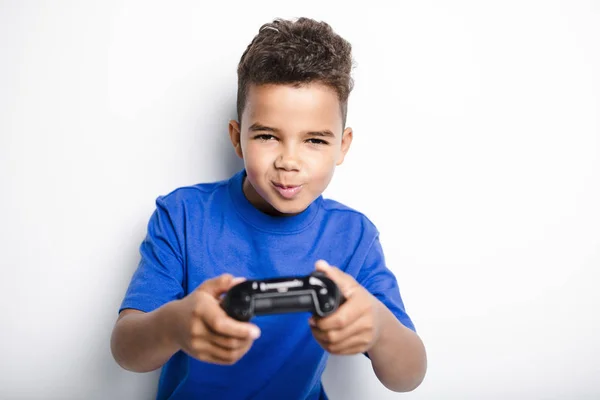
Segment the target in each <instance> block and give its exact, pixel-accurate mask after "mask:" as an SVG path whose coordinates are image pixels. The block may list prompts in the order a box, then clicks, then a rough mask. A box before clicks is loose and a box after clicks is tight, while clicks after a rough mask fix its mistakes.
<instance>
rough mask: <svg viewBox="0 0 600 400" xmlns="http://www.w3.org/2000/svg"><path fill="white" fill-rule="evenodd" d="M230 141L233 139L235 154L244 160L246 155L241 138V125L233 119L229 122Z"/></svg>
mask: <svg viewBox="0 0 600 400" xmlns="http://www.w3.org/2000/svg"><path fill="white" fill-rule="evenodd" d="M229 139H231V144H232V145H233V149H234V150H235V154H237V156H238V157H239V158H241V159H242V160H243V159H244V154H243V153H242V142H241V138H240V123H239V122H237V121H235V120H233V119H232V120H231V121H229Z"/></svg>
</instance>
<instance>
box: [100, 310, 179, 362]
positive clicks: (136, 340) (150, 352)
mask: <svg viewBox="0 0 600 400" xmlns="http://www.w3.org/2000/svg"><path fill="white" fill-rule="evenodd" d="M173 307H174V303H173V302H171V303H167V304H165V305H164V306H162V307H160V308H157V309H156V310H154V311H152V312H149V313H145V312H142V311H139V310H133V309H126V310H123V311H121V313H120V314H119V318H118V320H117V322H116V324H115V327H114V330H113V333H112V336H111V341H110V349H111V351H112V355H113V357H114V359H115V361H116V362H117V364H119V365H120V366H121V367H122V368H124V369H126V370H129V371H133V372H149V371H154V370H155V369H158V368H160V367H161V366H162V365H163V364H164V363H166V362H167V361H168V360H169V358H171V356H172V355H173V354H175V353H176V352H177V351H178V350H179V346H178V345H177V344H175V342H174V340H173V334H172V333H171V332H169V329H170V327H172V326H173V324H172V322H171V321H170V320H169V319H170V314H172V313H173V312H172V309H173Z"/></svg>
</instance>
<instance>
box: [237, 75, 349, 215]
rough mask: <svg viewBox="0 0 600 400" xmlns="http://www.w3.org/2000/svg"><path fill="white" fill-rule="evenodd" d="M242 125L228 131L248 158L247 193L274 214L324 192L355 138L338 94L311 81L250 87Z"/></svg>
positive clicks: (298, 207) (297, 207)
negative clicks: (343, 112) (348, 125)
mask: <svg viewBox="0 0 600 400" xmlns="http://www.w3.org/2000/svg"><path fill="white" fill-rule="evenodd" d="M241 122H242V123H241V129H240V125H239V124H238V122H236V121H230V123H229V133H230V136H231V140H232V143H233V145H234V147H235V150H236V153H237V154H238V156H240V157H241V158H243V160H244V165H245V168H246V173H247V179H246V181H245V182H244V193H245V195H246V197H247V198H248V200H249V201H250V202H251V203H252V204H254V206H256V207H257V208H258V209H260V210H262V211H264V212H266V213H269V214H273V215H281V214H288V215H289V214H297V213H300V212H302V211H304V210H305V209H306V208H307V207H308V206H309V205H310V203H312V202H313V201H314V200H315V199H316V198H317V197H318V196H319V195H321V193H322V192H323V191H324V190H325V188H326V187H327V185H328V184H329V182H330V181H331V178H332V176H333V172H334V170H335V167H336V166H337V165H340V164H341V163H342V162H343V161H344V156H345V155H346V152H347V151H348V148H349V147H350V143H351V142H352V129H350V128H347V129H345V130H343V127H342V115H341V110H340V103H339V100H338V97H337V94H336V93H335V92H334V91H333V90H332V89H330V88H329V87H327V86H324V85H322V84H319V83H311V84H309V85H303V86H300V87H293V86H289V85H260V86H256V85H251V86H250V87H249V90H248V95H247V98H246V107H245V109H244V113H243V115H242V121H241Z"/></svg>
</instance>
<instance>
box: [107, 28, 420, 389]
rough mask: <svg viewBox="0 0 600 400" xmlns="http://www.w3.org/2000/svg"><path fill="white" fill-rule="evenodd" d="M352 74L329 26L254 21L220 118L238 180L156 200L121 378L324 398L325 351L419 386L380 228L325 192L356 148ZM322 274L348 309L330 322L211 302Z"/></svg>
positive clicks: (120, 338)
mask: <svg viewBox="0 0 600 400" xmlns="http://www.w3.org/2000/svg"><path fill="white" fill-rule="evenodd" d="M351 66H352V57H351V46H350V44H349V43H348V42H346V41H345V40H344V39H343V38H341V37H340V36H338V35H337V34H336V33H334V32H333V31H332V29H331V28H330V26H329V25H327V24H326V23H322V22H321V23H319V22H316V21H313V20H310V19H306V18H300V19H298V20H297V21H285V20H275V21H273V22H272V23H268V24H265V25H263V26H262V27H261V29H260V31H259V33H258V34H257V36H256V37H255V38H254V40H253V41H252V42H251V44H250V45H249V46H248V48H247V49H246V51H245V52H244V54H243V55H242V57H241V60H240V63H239V66H238V100H237V111H238V120H239V121H230V122H229V135H230V138H231V142H232V144H233V147H234V149H235V152H236V154H237V155H238V156H239V157H241V158H242V159H243V161H244V169H243V170H242V171H240V172H238V173H237V174H235V175H234V176H233V177H231V178H230V179H228V180H226V181H221V182H215V183H205V184H198V185H195V186H189V187H183V188H178V189H176V190H174V191H173V192H171V193H170V194H168V195H166V196H161V197H159V198H158V199H157V201H156V205H157V208H156V211H155V212H154V213H153V215H152V217H151V218H150V222H149V224H148V233H147V236H146V239H145V240H144V242H143V243H142V245H141V247H140V253H141V261H140V264H139V266H138V269H137V270H136V272H135V274H134V275H133V278H132V280H131V283H130V286H129V288H128V290H127V293H126V295H125V298H124V300H123V303H122V306H121V309H120V315H119V318H118V320H117V322H116V324H115V327H114V331H113V336H112V340H111V349H112V352H113V355H114V357H115V360H116V361H117V362H118V363H119V365H121V366H122V367H123V368H125V369H128V370H131V371H138V372H145V371H152V370H155V369H157V368H159V367H162V368H163V369H162V374H161V377H160V382H159V388H158V394H157V398H158V399H167V398H168V399H192V398H198V399H200V398H202V399H213V398H214V399H216V398H219V399H326V398H327V396H326V394H325V392H324V390H323V387H322V384H321V374H322V372H323V370H324V368H325V365H326V361H327V355H328V353H332V354H357V353H364V354H365V355H366V356H368V357H369V358H370V360H371V362H372V365H373V370H374V371H375V374H376V375H377V377H378V379H379V380H380V381H381V382H382V384H383V385H385V386H386V387H387V388H389V389H391V390H394V391H410V390H413V389H414V388H416V387H417V386H418V385H419V384H420V383H421V381H422V380H423V377H424V375H425V370H426V356H425V349H424V346H423V344H422V342H421V340H420V339H419V337H418V336H417V335H416V333H415V332H414V326H413V323H412V322H411V319H410V318H409V316H408V315H407V314H406V312H405V310H404V306H403V302H402V299H401V297H400V292H399V289H398V286H397V283H396V279H395V277H394V275H393V274H392V273H391V271H389V270H388V269H387V267H386V266H385V262H384V256H383V252H382V249H381V246H380V242H379V239H378V232H377V229H376V228H375V226H374V225H373V224H372V223H371V222H370V221H369V220H368V219H367V218H366V217H365V216H364V215H362V214H360V213H358V212H356V211H354V210H352V209H350V208H348V207H345V206H343V205H342V204H339V203H337V202H334V201H332V200H327V199H324V198H323V197H322V196H321V194H322V192H323V191H324V190H325V188H326V187H327V185H328V184H329V182H330V180H331V178H332V176H333V172H334V169H335V167H336V166H337V165H340V164H341V163H342V162H343V161H344V157H345V155H346V153H347V152H348V149H349V147H350V144H351V142H352V134H353V133H352V129H351V128H345V129H344V127H345V122H346V110H347V100H348V96H349V94H350V91H351V90H352V79H351V77H350V72H351ZM330 264H331V265H330ZM332 265H335V266H337V267H334V266H332ZM315 268H316V269H318V270H320V271H322V272H324V273H326V274H327V275H328V276H329V277H330V278H331V279H333V280H334V281H335V282H336V283H337V284H338V286H339V287H340V290H341V292H342V293H343V294H344V296H345V297H346V299H347V301H346V302H345V303H344V304H343V305H342V306H341V307H340V308H339V309H338V310H337V311H336V312H335V313H333V314H332V315H330V316H328V317H325V318H322V319H314V318H309V317H308V316H307V315H306V314H305V313H290V314H279V315H272V316H260V317H255V318H254V319H253V320H252V321H251V322H239V321H236V320H234V319H231V318H229V317H228V316H227V315H226V314H225V312H224V311H223V310H222V309H221V307H220V305H219V301H220V297H221V295H222V294H224V293H225V292H226V291H227V290H228V289H229V288H231V287H232V286H233V285H235V284H236V283H239V282H241V281H242V280H243V279H244V278H251V279H264V278H271V277H279V276H293V275H307V274H309V273H311V272H312V271H313V270H314V269H315ZM234 277H236V278H234Z"/></svg>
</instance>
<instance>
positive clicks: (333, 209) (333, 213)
mask: <svg viewBox="0 0 600 400" xmlns="http://www.w3.org/2000/svg"><path fill="white" fill-rule="evenodd" d="M322 207H323V210H324V211H325V214H326V215H327V218H328V219H330V220H331V222H335V223H337V224H339V225H340V226H341V227H345V228H354V229H356V228H359V229H360V230H361V231H362V233H363V235H365V234H366V236H370V237H373V238H374V237H376V236H378V235H379V231H378V229H377V226H375V224H374V223H373V221H371V220H370V219H369V217H367V216H366V215H365V214H364V213H362V212H360V211H358V210H356V209H354V208H352V207H349V206H347V205H345V204H343V203H340V202H339V201H335V200H332V199H323V202H322Z"/></svg>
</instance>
